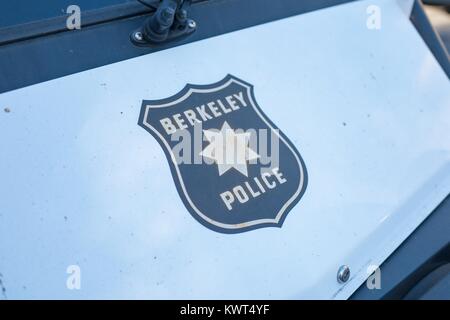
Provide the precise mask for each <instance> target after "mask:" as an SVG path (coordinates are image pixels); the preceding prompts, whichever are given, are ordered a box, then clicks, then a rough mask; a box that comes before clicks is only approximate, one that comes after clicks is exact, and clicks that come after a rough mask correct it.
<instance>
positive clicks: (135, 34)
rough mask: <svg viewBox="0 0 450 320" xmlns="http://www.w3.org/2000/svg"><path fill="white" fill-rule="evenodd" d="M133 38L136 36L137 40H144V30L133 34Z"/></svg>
mask: <svg viewBox="0 0 450 320" xmlns="http://www.w3.org/2000/svg"><path fill="white" fill-rule="evenodd" d="M133 38H134V40H136V41H142V40H144V36H143V35H142V32H139V31H138V32H135V33H134V34H133Z"/></svg>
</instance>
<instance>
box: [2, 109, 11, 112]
mask: <svg viewBox="0 0 450 320" xmlns="http://www.w3.org/2000/svg"><path fill="white" fill-rule="evenodd" d="M3 111H4V112H5V113H10V112H11V109H10V108H4V109H3Z"/></svg>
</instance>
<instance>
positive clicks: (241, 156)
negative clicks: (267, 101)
mask: <svg viewBox="0 0 450 320" xmlns="http://www.w3.org/2000/svg"><path fill="white" fill-rule="evenodd" d="M139 125H140V126H142V127H143V128H144V129H146V130H147V131H148V132H149V133H150V134H151V135H152V136H153V137H155V138H156V140H157V141H158V142H159V143H160V145H161V146H162V148H163V150H164V152H165V154H166V157H167V160H168V162H169V164H170V169H171V172H172V176H173V179H174V181H175V185H176V187H177V190H178V193H179V195H180V197H181V199H182V200H183V203H184V204H185V206H186V208H187V209H188V211H189V212H190V213H191V215H192V216H193V217H194V218H195V219H196V220H197V221H198V222H200V223H201V224H203V225H204V226H206V227H208V228H210V229H212V230H214V231H217V232H222V233H239V232H244V231H249V230H253V229H257V228H263V227H281V226H282V224H283V222H284V219H285V218H286V216H287V214H288V212H289V211H290V210H291V209H292V207H293V206H294V205H295V204H296V203H297V202H298V201H299V200H300V198H301V197H302V196H303V194H304V192H305V189H306V185H307V172H306V168H305V164H304V162H303V160H302V157H301V156H300V154H299V152H298V151H297V150H296V148H295V147H294V145H293V144H292V143H291V142H290V141H289V140H288V138H287V137H286V136H285V135H284V134H283V133H282V132H280V130H279V129H278V128H277V127H276V126H275V125H274V124H273V123H272V122H271V121H270V120H269V119H268V118H267V116H265V115H264V114H263V112H262V111H261V109H260V107H259V106H258V104H257V103H256V100H255V96H254V93H253V86H252V85H250V84H248V83H246V82H244V81H242V80H240V79H238V78H236V77H234V76H231V75H228V76H227V77H225V79H223V80H221V81H220V82H218V83H215V84H211V85H191V84H189V85H187V86H186V87H185V88H184V89H183V90H182V91H181V92H179V93H178V94H176V95H174V96H172V97H170V98H167V99H162V100H144V101H143V102H142V108H141V114H140V117H139Z"/></svg>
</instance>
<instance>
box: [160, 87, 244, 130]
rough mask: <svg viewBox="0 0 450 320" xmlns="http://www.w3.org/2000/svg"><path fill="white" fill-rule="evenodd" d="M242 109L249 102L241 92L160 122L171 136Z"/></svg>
mask: <svg viewBox="0 0 450 320" xmlns="http://www.w3.org/2000/svg"><path fill="white" fill-rule="evenodd" d="M242 107H247V102H246V101H245V99H244V93H243V92H242V91H241V92H239V93H236V94H232V95H230V96H226V97H225V98H224V99H217V100H215V101H211V102H208V103H205V104H203V105H201V106H198V107H195V108H192V109H187V110H186V111H184V112H183V113H176V114H174V115H172V117H170V118H164V119H161V120H159V121H160V123H161V125H162V126H163V128H164V130H165V131H166V133H167V134H168V135H171V134H174V133H175V132H176V131H177V130H183V129H187V128H189V126H194V125H195V124H196V123H201V122H205V121H208V120H211V119H214V118H219V117H221V116H222V115H224V114H227V113H230V112H233V111H237V110H239V109H240V108H242Z"/></svg>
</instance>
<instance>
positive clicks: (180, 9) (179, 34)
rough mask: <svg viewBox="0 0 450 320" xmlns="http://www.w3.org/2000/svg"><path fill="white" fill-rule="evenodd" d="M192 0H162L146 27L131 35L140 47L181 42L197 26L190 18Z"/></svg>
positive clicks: (132, 39)
mask: <svg viewBox="0 0 450 320" xmlns="http://www.w3.org/2000/svg"><path fill="white" fill-rule="evenodd" d="M190 5H191V0H161V2H160V3H159V5H158V6H157V7H155V9H156V11H155V12H154V13H153V14H152V15H151V16H150V17H148V18H147V20H146V21H145V23H144V25H143V26H142V27H140V28H139V29H138V30H135V31H134V32H132V33H131V41H132V42H133V43H134V44H136V45H138V46H152V45H157V44H163V43H167V42H171V41H176V40H180V39H182V38H185V37H187V36H189V35H190V34H192V33H193V32H194V31H195V30H196V28H197V24H196V23H195V21H194V20H192V19H189V18H188V10H189V7H190Z"/></svg>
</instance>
